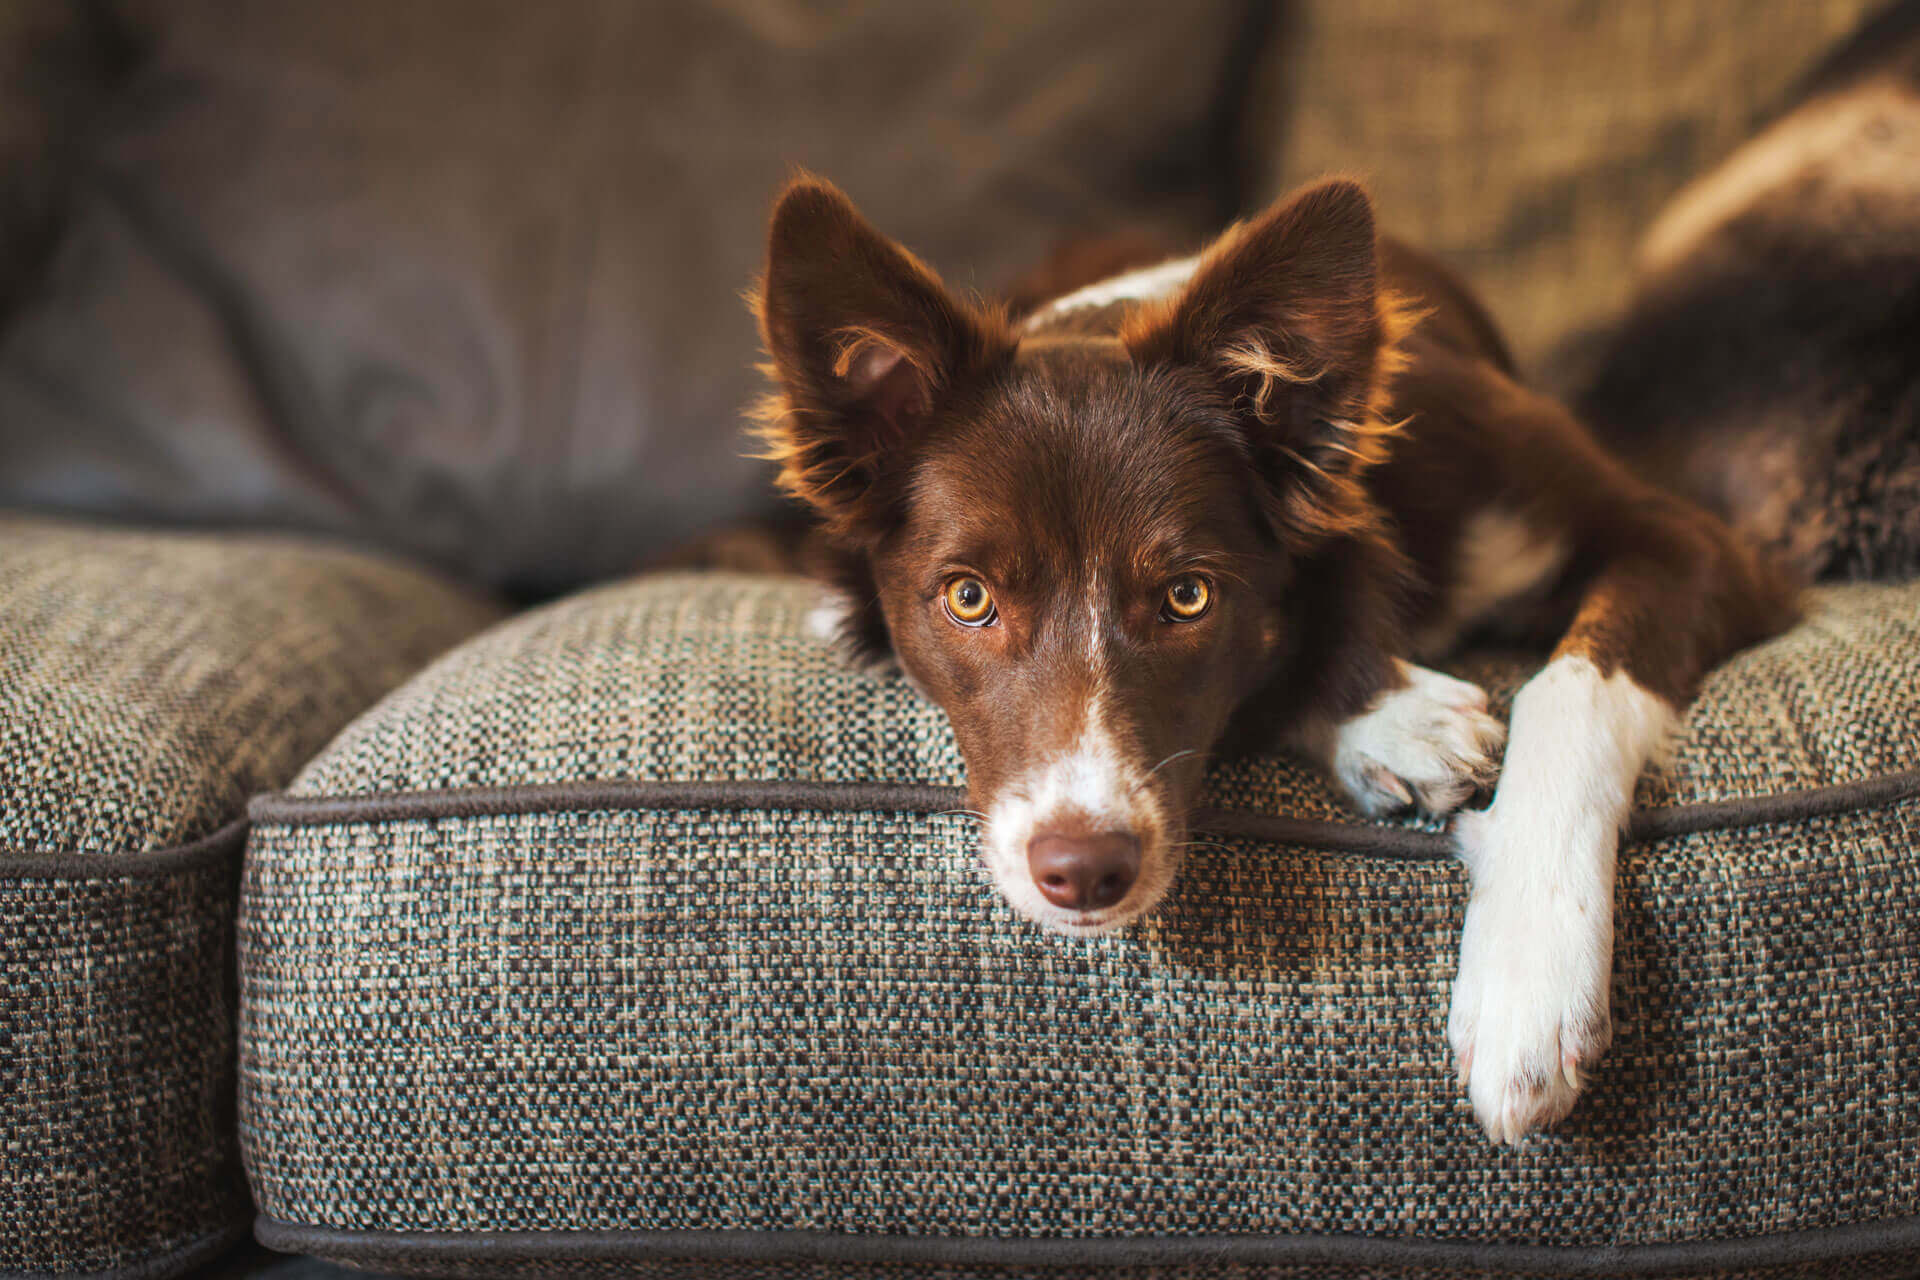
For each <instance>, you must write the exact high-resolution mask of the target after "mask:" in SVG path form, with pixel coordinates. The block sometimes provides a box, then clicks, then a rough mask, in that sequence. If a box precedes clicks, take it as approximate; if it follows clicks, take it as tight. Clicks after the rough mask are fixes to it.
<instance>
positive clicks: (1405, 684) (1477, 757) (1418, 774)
mask: <svg viewBox="0 0 1920 1280" xmlns="http://www.w3.org/2000/svg"><path fill="white" fill-rule="evenodd" d="M1391 666H1392V669H1393V671H1394V672H1395V674H1396V675H1397V677H1398V679H1399V683H1398V684H1397V685H1394V686H1391V687H1388V688H1385V689H1382V690H1381V691H1380V692H1379V693H1378V694H1376V695H1375V696H1374V698H1373V700H1372V702H1370V703H1369V704H1368V706H1367V708H1366V710H1364V711H1362V712H1361V713H1360V714H1358V715H1355V716H1352V717H1350V718H1348V719H1346V720H1341V721H1318V722H1312V723H1310V724H1308V725H1306V726H1304V727H1303V728H1302V729H1301V731H1300V732H1299V733H1298V734H1297V735H1296V742H1295V745H1297V746H1298V747H1300V748H1301V749H1303V750H1304V751H1305V752H1306V753H1307V754H1308V755H1309V756H1311V757H1312V758H1313V759H1314V760H1315V761H1317V762H1318V763H1319V764H1320V766H1321V767H1322V768H1324V769H1326V771H1327V772H1328V773H1330V774H1332V775H1333V777H1334V779H1335V780H1336V781H1337V782H1339V784H1340V786H1341V787H1342V788H1343V789H1344V790H1345V791H1346V793H1347V795H1348V796H1350V797H1351V798H1352V800H1353V802H1354V804H1355V805H1356V806H1358V807H1359V809H1360V810H1361V812H1363V813H1366V814H1370V815H1372V816H1374V817H1384V816H1386V815H1388V814H1392V813H1398V812H1401V811H1403V810H1407V809H1417V810H1419V811H1420V812H1422V813H1425V814H1428V815H1431V816H1436V817H1438V816H1443V815H1445V814H1449V813H1452V812H1453V811H1454V810H1455V809H1458V808H1459V807H1460V806H1461V805H1463V804H1465V803H1466V802H1467V801H1468V800H1470V799H1471V798H1472V797H1473V795H1474V793H1475V792H1477V791H1481V790H1483V789H1487V788H1490V787H1492V785H1493V782H1494V779H1495V778H1497V777H1498V776H1499V773H1500V744H1501V743H1502V742H1503V741H1504V739H1505V736H1506V730H1505V729H1504V728H1503V727H1502V726H1501V724H1500V722H1499V721H1498V720H1496V719H1495V718H1494V717H1493V716H1492V715H1490V714H1489V713H1488V711H1487V695H1486V691H1485V690H1483V689H1481V688H1480V686H1479V685H1476V684H1470V683H1468V682H1467V681H1465V680H1456V679H1454V678H1453V677H1452V676H1447V675H1442V674H1441V673H1439V672H1438V671H1429V670H1427V669H1426V668H1425V667H1417V666H1415V665H1413V664H1412V663H1410V662H1402V661H1397V660H1396V661H1394V662H1393V663H1392V664H1391Z"/></svg>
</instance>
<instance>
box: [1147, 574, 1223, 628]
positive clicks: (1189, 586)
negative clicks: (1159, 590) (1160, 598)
mask: <svg viewBox="0 0 1920 1280" xmlns="http://www.w3.org/2000/svg"><path fill="white" fill-rule="evenodd" d="M1212 607H1213V584H1212V583H1210V582H1208V581H1207V580H1206V579H1205V578H1203V577H1201V576H1200V575H1199V574H1197V573H1183V574H1181V575H1180V576H1179V577H1177V578H1175V579H1174V580H1173V581H1172V582H1170V583H1168V584H1167V600H1166V603H1165V604H1163V605H1162V606H1161V607H1160V616H1161V617H1163V618H1165V619H1166V620H1167V621H1168V622H1196V621H1198V620H1199V619H1201V618H1203V617H1205V616H1206V612H1207V610H1208V609H1211V608H1212Z"/></svg>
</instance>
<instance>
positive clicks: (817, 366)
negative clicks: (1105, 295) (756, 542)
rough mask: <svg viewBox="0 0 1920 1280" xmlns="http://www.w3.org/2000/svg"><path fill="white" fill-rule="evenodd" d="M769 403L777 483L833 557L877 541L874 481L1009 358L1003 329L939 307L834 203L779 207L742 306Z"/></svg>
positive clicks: (954, 303)
mask: <svg viewBox="0 0 1920 1280" xmlns="http://www.w3.org/2000/svg"><path fill="white" fill-rule="evenodd" d="M753 305H754V310H755V312H756V314H757V315H758V316H759V320H760V333H761V339H762V341H763V342H764V343H765V346H766V351H767V356H768V358H769V363H768V365H767V366H766V371H767V373H768V374H769V376H771V377H772V379H773V380H774V383H775V387H776V389H775V390H774V391H773V392H772V393H771V394H770V395H768V396H767V397H766V399H765V400H764V401H763V402H762V405H761V407H760V409H759V410H758V412H757V414H756V416H757V417H758V418H759V432H760V435H761V437H762V438H763V439H764V440H765V441H766V442H767V444H768V446H769V449H768V456H769V457H771V458H773V459H774V460H775V461H777V462H779V464H780V483H781V485H782V486H783V487H784V488H785V489H786V490H787V491H788V492H789V493H791V494H793V495H794V496H795V497H797V498H799V499H801V500H802V501H803V502H805V503H807V504H808V505H809V506H811V507H812V508H813V509H814V511H815V512H816V513H818V514H819V515H820V517H821V519H822V521H823V523H824V525H825V527H826V531H827V533H828V535H829V536H830V537H832V538H834V539H835V540H837V541H840V542H842V543H849V542H858V541H862V540H863V539H866V538H870V537H872V536H873V535H874V534H875V533H876V532H878V531H879V530H880V529H881V528H883V527H884V524H885V520H886V515H887V510H888V504H889V502H890V496H889V486H888V485H887V483H886V482H887V480H888V479H889V477H891V476H892V475H894V474H897V471H898V468H899V466H900V464H901V463H902V462H904V461H905V460H906V458H907V457H908V456H909V455H910V454H911V452H912V448H913V445H914V444H915V442H916V440H917V439H918V438H919V436H920V433H921V432H922V430H923V429H924V427H925V426H926V423H927V421H928V418H929V416H930V415H931V414H932V412H933V411H934V409H935V407H936V406H937V405H938V404H939V403H940V400H941V397H942V396H943V395H945V394H946V393H947V392H948V391H950V390H951V389H952V388H953V386H954V385H955V384H956V383H957V382H959V381H961V380H963V379H964V378H966V377H968V376H970V375H973V374H976V373H979V372H981V371H983V370H985V369H988V368H990V367H992V366H993V365H994V364H995V363H997V362H999V361H1001V360H1004V359H1005V358H1006V357H1007V356H1009V355H1010V354H1011V353H1012V350H1013V347H1014V345H1015V340H1014V338H1013V335H1012V333H1011V332H1010V330H1009V329H1008V327H1007V323H1006V320H1005V318H1004V317H1003V316H1002V315H1000V314H998V313H995V312H990V311H987V310H985V309H982V308H976V307H972V306H968V305H966V304H964V303H962V302H960V301H959V300H957V299H955V298H954V297H953V296H952V295H950V294H949V293H948V292H947V290H946V289H945V288H944V287H943V286H942V285H941V283H940V278H939V277H938V276H936V275H935V274H934V273H933V271H932V270H931V269H930V268H928V267H927V266H926V265H924V264H923V263H921V262H920V261H919V260H918V259H917V258H915V257H914V256H913V255H912V254H911V253H909V252H907V251H906V250H905V249H904V248H902V247H901V246H900V245H898V244H896V243H894V242H893V241H892V240H890V239H888V238H887V237H886V236H884V235H882V234H881V233H880V232H879V231H877V230H875V229H874V228H873V226H872V225H871V224H869V223H868V222H867V220H866V219H865V218H863V217H861V215H860V213H859V211H858V210H857V209H855V208H854V207H853V203H852V201H850V200H848V199H847V197H846V196H844V195H842V194H841V193H840V191H839V190H838V189H836V188H835V187H833V186H832V185H830V184H828V183H826V182H823V181H821V180H819V179H817V178H812V177H804V176H803V177H801V178H798V179H796V180H795V181H794V182H793V183H791V184H790V185H789V186H788V187H787V189H786V191H785V192H784V193H783V194H782V195H781V197H780V199H779V202H778V203H777V204H776V205H775V207H774V211H773V225H772V228H771V231H770V233H769V236H768V246H767V270H766V275H765V277H764V279H763V280H762V282H761V289H760V291H759V293H758V295H757V296H756V297H755V298H754V299H753Z"/></svg>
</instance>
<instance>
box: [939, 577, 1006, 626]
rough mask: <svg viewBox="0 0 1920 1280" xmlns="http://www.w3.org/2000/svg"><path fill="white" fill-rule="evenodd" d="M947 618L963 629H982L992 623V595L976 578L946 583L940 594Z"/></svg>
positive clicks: (958, 579)
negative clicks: (943, 590)
mask: <svg viewBox="0 0 1920 1280" xmlns="http://www.w3.org/2000/svg"><path fill="white" fill-rule="evenodd" d="M942 599H944V600H945V601H946V603H947V616H948V617H950V618H952V619H953V620H954V621H955V622H957V623H959V624H960V625H961V626H963V627H984V626H986V625H987V624H988V623H989V622H992V621H993V593H992V592H990V591H988V590H987V584H986V583H984V582H982V581H980V579H978V578H972V577H966V576H964V575H963V576H961V577H958V578H955V579H953V580H952V581H950V582H948V583H947V589H946V591H945V592H943V593H942Z"/></svg>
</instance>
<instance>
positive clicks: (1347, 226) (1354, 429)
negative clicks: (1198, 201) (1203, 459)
mask: <svg viewBox="0 0 1920 1280" xmlns="http://www.w3.org/2000/svg"><path fill="white" fill-rule="evenodd" d="M1376 274H1377V272H1376V265H1375V250H1374V226H1373V207H1372V203H1371V201H1369V200H1368V198H1367V194H1366V192H1365V191H1364V190H1363V189H1362V188H1361V187H1360V185H1359V184H1358V183H1355V182H1352V181H1348V180H1344V179H1334V180H1331V181H1327V182H1322V183H1319V184H1317V185H1314V186H1310V187H1307V188H1305V189H1303V190H1301V191H1298V192H1296V193H1295V194H1293V195H1292V196H1290V197H1287V198H1286V199H1283V200H1281V201H1279V202H1278V203H1276V204H1275V205H1273V207H1271V208H1270V209H1268V210H1267V211H1266V212H1265V213H1263V214H1261V215H1260V216H1259V217H1257V218H1255V219H1253V220H1252V221H1250V222H1245V223H1241V224H1239V225H1237V226H1235V227H1233V228H1231V229H1229V230H1228V231H1227V232H1226V233H1225V234H1223V235H1222V236H1221V237H1220V238H1219V239H1218V240H1216V241H1215V242H1214V243H1213V245H1212V246H1211V247H1210V248H1209V249H1208V250H1207V252H1206V253H1205V254H1204V255H1203V256H1202V258H1201V261H1200V265H1199V266H1198V267H1197V268H1196V269H1195V271H1194V273H1193V277H1192V279H1191V280H1189V282H1188V283H1187V286H1186V288H1185V289H1184V290H1182V291H1181V292H1180V293H1179V294H1177V295H1175V296H1174V297H1172V298H1170V299H1168V300H1167V301H1166V302H1164V303H1160V304H1157V305H1155V306H1151V307H1145V308H1142V309H1141V310H1140V311H1138V312H1136V313H1135V315H1134V316H1133V317H1132V318H1131V320H1130V321H1129V323H1128V325H1127V327H1126V329H1125V331H1124V332H1123V334H1122V338H1123V340H1124V341H1125V343H1126V345H1127V348H1128V350H1129V352H1130V353H1131V354H1132V356H1133V358H1134V359H1135V360H1136V361H1138V362H1140V363H1142V364H1179V365H1187V366H1194V367H1197V368H1199V369H1201V370H1202V371H1203V372H1205V373H1206V374H1207V375H1208V376H1209V377H1210V378H1212V379H1214V380H1216V381H1217V382H1218V383H1219V384H1220V385H1221V387H1222V389H1223V390H1224V392H1225V393H1226V396H1227V398H1228V401H1229V403H1231V404H1232V405H1233V406H1234V409H1235V411H1236V412H1237V413H1238V414H1239V415H1240V417H1241V420H1242V423H1243V426H1244V429H1245V432H1246V437H1247V444H1248V447H1249V450H1250V452H1251V453H1252V455H1253V459H1254V462H1255V466H1256V468H1257V470H1258V471H1259V473H1260V474H1261V476H1262V478H1263V479H1264V480H1265V482H1266V486H1267V494H1268V497H1269V499H1270V505H1269V514H1270V516H1271V518H1272V520H1273V523H1274V525H1275V528H1276V531H1277V532H1278V533H1279V534H1280V536H1281V537H1282V538H1283V539H1284V540H1286V541H1288V542H1290V543H1292V544H1294V545H1296V546H1305V545H1310V544H1312V543H1316V542H1319V541H1321V540H1323V539H1324V538H1326V537H1328V536H1331V535H1336V534H1342V533H1351V532H1356V531H1360V530H1362V529H1364V528H1366V527H1367V526H1368V525H1369V524H1371V523H1372V522H1373V521H1374V519H1375V518H1376V514H1377V513H1376V512H1375V510H1374V508H1373V505H1372V503H1371V502H1370V501H1369V500H1368V499H1367V497H1366V493H1365V490H1364V489H1363V488H1362V487H1361V485H1360V483H1359V481H1360V477H1361V475H1362V474H1363V473H1364V472H1365V470H1366V469H1367V468H1368V467H1370V466H1372V465H1373V464H1374V463H1376V462H1378V461H1380V460H1381V459H1382V458H1384V457H1385V456H1386V454H1387V449H1388V446H1389V443H1390V437H1391V436H1392V434H1393V432H1394V431H1395V430H1396V428H1397V425H1398V424H1395V423H1390V422H1387V421H1384V420H1383V418H1382V416H1381V414H1382V412H1383V411H1384V409H1385V404H1386V390H1387V384H1388V382H1389V381H1390V380H1391V377H1392V375H1393V374H1395V373H1397V372H1398V371H1399V369H1400V367H1401V365H1402V364H1403V358H1402V357H1401V355H1400V353H1399V350H1398V345H1397V344H1398V342H1399V340H1400V338H1401V337H1402V336H1404V334H1405V332H1406V331H1407V330H1408V329H1409V328H1410V327H1411V326H1412V323H1413V320H1414V319H1415V317H1414V316H1413V315H1412V314H1411V313H1410V311H1409V309H1408V308H1407V307H1406V306H1405V304H1404V303H1403V302H1402V301H1401V300H1400V299H1399V298H1397V297H1396V296H1394V295H1392V294H1390V293H1383V292H1382V290H1381V289H1380V288H1379V285H1378V283H1377V280H1376Z"/></svg>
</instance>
